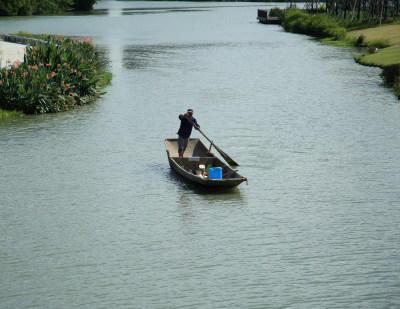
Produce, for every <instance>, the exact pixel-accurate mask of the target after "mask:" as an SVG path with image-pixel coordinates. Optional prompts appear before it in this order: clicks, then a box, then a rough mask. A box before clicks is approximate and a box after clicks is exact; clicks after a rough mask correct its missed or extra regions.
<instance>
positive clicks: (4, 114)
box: [0, 108, 24, 120]
mask: <svg viewBox="0 0 400 309" xmlns="http://www.w3.org/2000/svg"><path fill="white" fill-rule="evenodd" d="M22 115H24V113H23V112H18V111H7V110H4V109H1V108H0V120H7V119H14V118H17V117H21V116H22Z"/></svg>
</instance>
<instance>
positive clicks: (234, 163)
mask: <svg viewBox="0 0 400 309" xmlns="http://www.w3.org/2000/svg"><path fill="white" fill-rule="evenodd" d="M186 118H187V120H189V122H190V123H191V124H192V125H193V126H194V127H195V129H196V130H198V131H199V132H200V133H201V134H203V136H204V137H205V138H206V139H207V140H208V141H209V142H210V143H211V145H213V146H214V147H215V149H217V151H218V152H219V154H220V155H221V156H222V157H223V158H224V159H225V161H226V162H228V164H229V165H233V166H239V164H237V163H236V162H235V160H233V159H232V158H231V157H230V156H228V155H227V154H226V153H225V152H223V151H222V149H221V148H219V147H218V146H217V145H215V144H214V142H213V141H212V140H210V139H209V138H208V137H207V136H206V135H205V134H204V133H203V131H201V130H200V128H199V127H198V126H196V124H195V123H194V122H193V121H192V119H190V118H189V117H186Z"/></svg>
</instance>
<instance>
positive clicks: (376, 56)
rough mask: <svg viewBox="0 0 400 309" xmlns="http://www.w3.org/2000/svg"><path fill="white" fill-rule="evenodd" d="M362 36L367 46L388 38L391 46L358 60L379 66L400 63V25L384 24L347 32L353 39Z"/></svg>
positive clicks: (365, 63) (361, 62)
mask: <svg viewBox="0 0 400 309" xmlns="http://www.w3.org/2000/svg"><path fill="white" fill-rule="evenodd" d="M361 36H362V37H363V40H364V42H365V45H366V46H370V47H373V45H374V43H373V42H377V41H383V40H387V41H388V43H389V46H388V47H385V48H382V49H380V48H378V50H377V52H374V53H371V54H365V55H362V56H360V57H358V59H357V61H358V62H359V63H360V64H364V65H373V66H379V67H384V66H388V65H394V64H400V25H383V26H381V27H377V28H367V29H363V30H356V31H350V32H348V33H347V37H348V38H350V39H352V40H357V39H358V38H360V37H361Z"/></svg>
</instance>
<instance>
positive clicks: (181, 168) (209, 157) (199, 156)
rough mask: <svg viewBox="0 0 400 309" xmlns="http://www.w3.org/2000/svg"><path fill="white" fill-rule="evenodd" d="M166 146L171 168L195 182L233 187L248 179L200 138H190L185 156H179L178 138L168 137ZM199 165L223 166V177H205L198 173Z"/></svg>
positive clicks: (216, 186)
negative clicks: (213, 151)
mask: <svg viewBox="0 0 400 309" xmlns="http://www.w3.org/2000/svg"><path fill="white" fill-rule="evenodd" d="M165 146H166V150H167V155H168V162H169V165H170V167H171V169H172V170H173V171H175V172H176V173H177V174H178V175H180V176H181V177H182V178H184V179H185V180H187V181H189V182H191V183H193V184H197V185H201V186H205V187H214V188H233V187H236V186H238V185H239V184H241V183H242V182H244V181H246V180H247V179H246V178H245V177H243V176H241V175H239V174H238V173H237V172H236V171H235V170H233V169H232V168H231V167H230V166H229V165H227V164H225V163H224V162H222V161H221V160H220V159H219V158H218V157H216V156H215V155H214V154H213V153H212V152H209V151H208V148H207V147H206V146H205V145H204V143H203V142H202V141H201V140H200V139H198V138H195V139H190V140H189V143H188V147H187V149H186V151H185V157H183V158H179V156H178V152H177V147H178V140H177V139H166V140H165ZM199 165H204V166H209V165H212V166H213V167H221V168H222V179H208V178H206V179H205V178H203V177H201V176H199V175H197V169H198V167H199Z"/></svg>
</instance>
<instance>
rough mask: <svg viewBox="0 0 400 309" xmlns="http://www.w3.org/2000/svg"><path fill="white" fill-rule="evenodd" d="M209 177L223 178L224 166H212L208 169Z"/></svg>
mask: <svg viewBox="0 0 400 309" xmlns="http://www.w3.org/2000/svg"><path fill="white" fill-rule="evenodd" d="M208 178H209V179H222V167H210V168H209V169H208Z"/></svg>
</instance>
